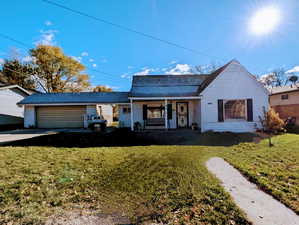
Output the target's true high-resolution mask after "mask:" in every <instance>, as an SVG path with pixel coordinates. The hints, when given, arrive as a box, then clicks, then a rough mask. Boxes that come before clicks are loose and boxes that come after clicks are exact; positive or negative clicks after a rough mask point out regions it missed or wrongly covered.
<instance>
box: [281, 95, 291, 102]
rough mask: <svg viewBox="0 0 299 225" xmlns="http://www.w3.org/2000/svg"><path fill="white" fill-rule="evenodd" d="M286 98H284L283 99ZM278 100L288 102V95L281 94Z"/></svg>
mask: <svg viewBox="0 0 299 225" xmlns="http://www.w3.org/2000/svg"><path fill="white" fill-rule="evenodd" d="M285 97H286V98H285ZM280 99H281V100H283V101H284V100H289V94H282V95H281V96H280Z"/></svg>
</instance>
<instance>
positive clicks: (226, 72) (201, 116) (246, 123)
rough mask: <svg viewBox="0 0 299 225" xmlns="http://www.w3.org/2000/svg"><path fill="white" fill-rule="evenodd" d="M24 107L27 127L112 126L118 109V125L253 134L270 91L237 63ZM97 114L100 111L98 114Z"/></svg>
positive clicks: (40, 98)
mask: <svg viewBox="0 0 299 225" xmlns="http://www.w3.org/2000/svg"><path fill="white" fill-rule="evenodd" d="M20 104H21V105H25V127H40V128H65V127H87V126H88V118H89V117H90V116H91V115H99V114H102V115H104V114H105V116H104V117H106V118H105V119H107V118H111V120H110V119H107V120H108V121H109V122H110V121H111V122H112V115H113V114H112V104H115V105H118V107H119V126H120V127H129V128H131V129H132V130H135V129H179V128H190V127H191V126H196V127H198V128H199V129H200V130H201V131H208V130H213V131H220V132H222V131H231V132H253V131H255V130H256V129H257V128H259V127H260V121H259V116H263V109H264V108H266V109H267V108H268V106H269V104H268V91H267V90H266V89H265V88H264V87H263V86H262V85H261V84H260V83H259V82H258V81H257V80H256V78H255V77H254V76H253V75H251V74H250V73H249V72H248V71H247V70H246V69H245V68H244V67H243V66H242V65H241V64H240V63H239V62H237V61H234V60H233V61H231V62H229V63H228V64H226V65H225V66H223V67H221V68H219V69H218V70H216V71H215V72H213V73H211V74H201V75H146V76H134V77H133V81H132V88H131V90H130V92H110V93H56V94H55V93H53V94H36V95H32V96H30V97H28V98H26V99H25V100H24V101H22V102H20ZM99 109H100V110H99Z"/></svg>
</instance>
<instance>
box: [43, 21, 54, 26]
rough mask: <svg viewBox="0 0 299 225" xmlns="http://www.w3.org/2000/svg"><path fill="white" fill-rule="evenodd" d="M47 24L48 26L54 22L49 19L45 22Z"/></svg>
mask: <svg viewBox="0 0 299 225" xmlns="http://www.w3.org/2000/svg"><path fill="white" fill-rule="evenodd" d="M45 25H46V26H52V25H53V23H52V22H51V21H50V20H47V21H46V22H45Z"/></svg>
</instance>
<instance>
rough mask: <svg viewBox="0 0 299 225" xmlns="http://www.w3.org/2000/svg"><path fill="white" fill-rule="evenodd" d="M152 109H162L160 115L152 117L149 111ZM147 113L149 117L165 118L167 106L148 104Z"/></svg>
mask: <svg viewBox="0 0 299 225" xmlns="http://www.w3.org/2000/svg"><path fill="white" fill-rule="evenodd" d="M150 109H159V110H160V115H161V116H160V117H150V116H149V113H148V111H149V110H150ZM146 115H147V118H148V119H164V118H165V107H163V106H148V105H147V108H146Z"/></svg>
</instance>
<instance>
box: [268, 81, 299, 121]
mask: <svg viewBox="0 0 299 225" xmlns="http://www.w3.org/2000/svg"><path fill="white" fill-rule="evenodd" d="M270 106H271V107H272V108H273V109H274V110H275V111H276V112H278V113H279V116H280V117H281V119H283V120H286V119H287V118H288V117H294V118H296V124H297V125H299V87H298V86H296V85H292V86H283V87H275V88H272V90H271V95H270Z"/></svg>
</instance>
